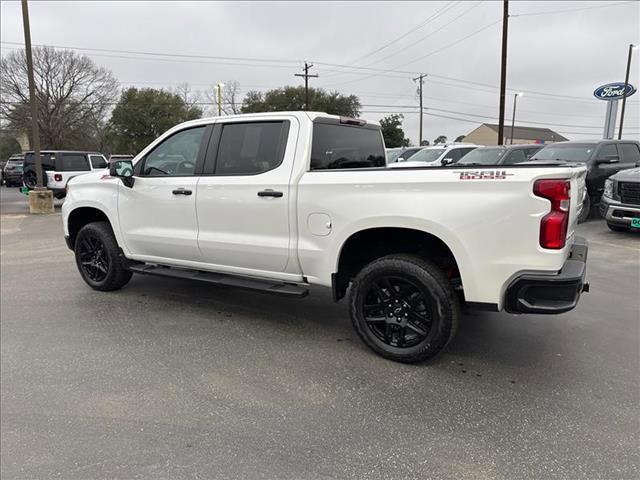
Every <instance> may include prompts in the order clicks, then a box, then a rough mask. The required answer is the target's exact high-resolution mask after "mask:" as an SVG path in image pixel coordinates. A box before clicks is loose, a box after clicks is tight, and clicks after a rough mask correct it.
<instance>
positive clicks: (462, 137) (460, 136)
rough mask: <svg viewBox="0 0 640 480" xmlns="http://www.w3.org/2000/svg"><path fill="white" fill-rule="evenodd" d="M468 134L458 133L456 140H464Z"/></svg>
mask: <svg viewBox="0 0 640 480" xmlns="http://www.w3.org/2000/svg"><path fill="white" fill-rule="evenodd" d="M465 137H466V135H458V136H457V137H456V139H455V141H456V142H464V139H465Z"/></svg>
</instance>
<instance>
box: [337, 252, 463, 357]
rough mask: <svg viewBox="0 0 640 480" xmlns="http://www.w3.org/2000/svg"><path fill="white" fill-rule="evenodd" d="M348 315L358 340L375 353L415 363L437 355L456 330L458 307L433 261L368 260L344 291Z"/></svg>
mask: <svg viewBox="0 0 640 480" xmlns="http://www.w3.org/2000/svg"><path fill="white" fill-rule="evenodd" d="M349 313H350V315H351V321H352V322H353V326H354V328H355V329H356V332H358V335H359V336H360V338H361V339H362V341H363V342H364V343H365V344H366V345H367V346H368V347H369V348H371V349H372V350H373V351H374V352H376V353H378V354H379V355H381V356H383V357H385V358H389V359H391V360H395V361H398V362H404V363H416V362H421V361H424V360H426V359H429V358H431V357H433V356H435V355H437V354H438V353H440V352H441V351H442V350H443V349H444V348H445V347H446V346H447V344H448V343H449V342H450V341H451V339H452V338H453V337H454V335H455V332H456V330H457V328H458V318H459V316H460V307H459V304H458V298H457V296H456V294H455V292H454V290H453V288H452V287H451V284H450V282H449V280H448V279H447V277H446V276H445V275H444V274H443V273H442V271H441V270H440V269H439V268H438V267H437V266H435V265H434V264H433V263H431V262H429V261H427V260H424V259H422V258H420V257H417V256H413V255H389V256H386V257H382V258H379V259H377V260H374V261H373V262H371V263H370V264H368V265H367V266H366V267H364V268H363V269H362V270H361V271H360V272H359V273H358V274H357V275H356V277H355V279H354V280H353V283H352V284H351V288H350V289H349Z"/></svg>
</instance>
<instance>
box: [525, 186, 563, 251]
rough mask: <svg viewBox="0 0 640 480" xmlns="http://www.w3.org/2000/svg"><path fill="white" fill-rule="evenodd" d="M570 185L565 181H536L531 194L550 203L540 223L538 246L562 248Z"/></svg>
mask: <svg viewBox="0 0 640 480" xmlns="http://www.w3.org/2000/svg"><path fill="white" fill-rule="evenodd" d="M570 191H571V183H570V182H569V180H565V179H544V180H536V182H535V183H534V185H533V193H534V194H535V195H536V196H538V197H542V198H546V199H547V200H549V201H550V202H551V211H550V212H549V213H547V214H546V215H545V216H544V217H542V220H541V221H540V246H541V247H542V248H551V249H554V250H558V249H561V248H563V247H564V245H565V242H566V240H567V227H568V226H569V204H570V200H571V197H570V195H569V194H570Z"/></svg>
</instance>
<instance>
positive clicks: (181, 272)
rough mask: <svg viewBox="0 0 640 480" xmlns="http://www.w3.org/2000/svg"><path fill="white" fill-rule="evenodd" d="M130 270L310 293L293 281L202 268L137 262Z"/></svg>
mask: <svg viewBox="0 0 640 480" xmlns="http://www.w3.org/2000/svg"><path fill="white" fill-rule="evenodd" d="M129 270H131V271H132V272H134V273H142V274H144V275H157V276H159V277H171V278H182V279H185V280H199V281H201V282H207V283H213V284H215V285H224V286H228V287H237V288H244V289H246V290H255V291H258V292H266V293H273V294H276V295H285V296H287V297H297V298H302V297H306V296H307V294H308V293H309V290H307V289H306V288H305V287H301V286H299V285H295V284H291V283H284V282H282V283H279V282H273V281H270V280H261V279H257V278H250V277H241V276H237V275H228V274H224V273H213V272H203V271H202V270H186V269H181V268H171V267H163V266H159V265H145V264H143V263H142V264H135V265H130V266H129Z"/></svg>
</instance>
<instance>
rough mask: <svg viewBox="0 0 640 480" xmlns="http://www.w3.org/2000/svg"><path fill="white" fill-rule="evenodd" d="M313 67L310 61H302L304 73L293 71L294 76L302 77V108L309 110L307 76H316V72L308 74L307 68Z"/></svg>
mask: <svg viewBox="0 0 640 480" xmlns="http://www.w3.org/2000/svg"><path fill="white" fill-rule="evenodd" d="M311 67H313V64H312V63H307V62H304V68H303V70H304V73H295V74H294V75H293V76H294V77H304V109H305V110H309V78H318V74H314V75H311V74H309V69H310V68H311Z"/></svg>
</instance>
